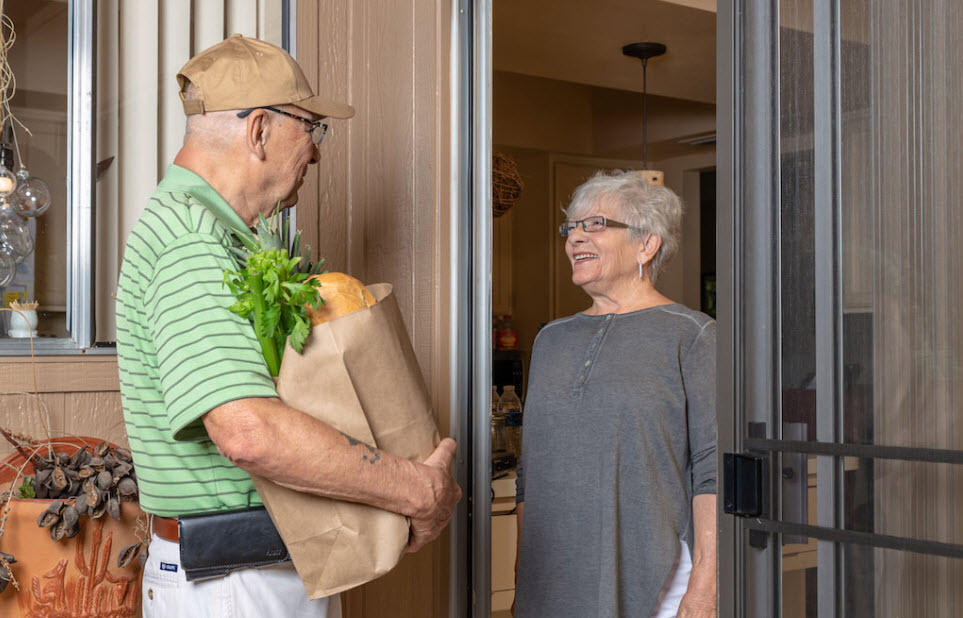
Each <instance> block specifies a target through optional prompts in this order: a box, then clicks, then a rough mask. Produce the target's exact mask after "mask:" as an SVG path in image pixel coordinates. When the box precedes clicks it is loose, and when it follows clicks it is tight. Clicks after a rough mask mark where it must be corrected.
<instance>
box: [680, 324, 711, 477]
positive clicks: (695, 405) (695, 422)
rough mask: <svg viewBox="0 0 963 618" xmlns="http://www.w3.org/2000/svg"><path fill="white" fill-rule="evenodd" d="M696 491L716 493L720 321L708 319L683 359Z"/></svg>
mask: <svg viewBox="0 0 963 618" xmlns="http://www.w3.org/2000/svg"><path fill="white" fill-rule="evenodd" d="M682 379H683V382H684V384H685V398H686V415H687V418H688V425H689V464H690V469H691V475H692V477H691V482H692V495H693V496H697V495H699V494H714V493H716V424H717V423H716V323H715V322H707V323H706V324H705V325H704V326H703V327H702V328H701V329H700V331H699V334H698V336H696V338H695V341H694V342H693V343H692V346H691V347H690V348H689V350H688V351H687V352H686V354H685V356H684V357H683V359H682Z"/></svg>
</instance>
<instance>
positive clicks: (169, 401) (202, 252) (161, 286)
mask: <svg viewBox="0 0 963 618" xmlns="http://www.w3.org/2000/svg"><path fill="white" fill-rule="evenodd" d="M235 268H236V266H235V264H234V262H233V260H232V259H231V257H230V256H229V254H228V253H227V250H226V249H225V248H224V247H223V246H222V245H221V244H220V243H219V242H218V241H217V240H216V239H215V238H214V237H213V236H210V235H206V234H200V233H192V234H187V235H185V236H184V237H182V238H179V239H178V240H177V241H176V242H174V243H172V244H171V245H169V246H168V247H166V249H165V250H164V253H163V254H162V255H160V256H159V257H158V260H157V266H156V268H155V271H154V276H153V278H152V280H151V284H150V288H149V289H148V290H147V292H146V294H145V297H144V303H145V305H146V306H145V310H146V311H147V317H148V319H149V321H150V328H151V335H152V339H153V341H154V343H155V345H156V346H157V350H156V353H157V363H158V372H159V374H160V381H161V387H162V390H163V396H164V404H165V407H166V409H167V414H168V418H169V422H170V426H171V431H172V433H173V438H174V439H175V440H202V439H206V438H207V432H206V431H205V429H204V425H203V422H202V421H201V417H202V416H203V415H204V414H205V413H207V412H209V411H210V410H212V409H214V408H216V407H217V406H219V405H221V404H224V403H227V402H229V401H234V400H236V399H243V398H247V397H276V396H277V391H276V390H275V388H274V382H273V380H272V379H271V376H270V373H269V372H268V370H267V366H266V365H265V363H264V357H263V356H262V354H261V348H260V345H259V344H258V341H257V338H256V337H255V336H254V328H253V326H252V325H251V323H250V322H249V321H248V320H247V319H245V318H241V317H240V316H238V315H237V314H235V313H232V312H231V311H230V310H229V309H228V308H229V307H230V306H231V305H232V304H233V303H234V302H235V298H234V296H233V295H232V294H231V292H230V290H228V289H227V287H226V286H225V285H224V272H225V270H226V269H232V270H233V269H235Z"/></svg>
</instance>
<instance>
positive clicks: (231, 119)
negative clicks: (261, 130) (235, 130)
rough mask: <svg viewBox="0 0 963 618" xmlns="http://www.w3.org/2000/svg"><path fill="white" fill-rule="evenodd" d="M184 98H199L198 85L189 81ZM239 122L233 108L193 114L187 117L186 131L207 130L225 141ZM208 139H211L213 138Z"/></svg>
mask: <svg viewBox="0 0 963 618" xmlns="http://www.w3.org/2000/svg"><path fill="white" fill-rule="evenodd" d="M184 98H185V99H186V100H188V101H191V100H195V99H197V98H199V97H198V95H197V87H196V86H195V85H194V84H193V83H192V82H188V83H187V86H186V87H185V88H184ZM271 120H272V118H270V117H269V118H268V122H270V121H271ZM238 123H240V120H239V119H237V112H235V111H232V110H228V111H225V112H207V113H204V114H192V115H190V116H188V117H187V123H186V126H185V131H184V132H185V133H186V134H190V133H198V132H205V133H208V134H210V135H209V136H208V137H209V138H215V139H214V141H219V142H223V141H224V140H225V138H226V137H227V136H228V135H229V132H230V129H231V126H232V125H235V124H238ZM208 141H211V139H209V140H208Z"/></svg>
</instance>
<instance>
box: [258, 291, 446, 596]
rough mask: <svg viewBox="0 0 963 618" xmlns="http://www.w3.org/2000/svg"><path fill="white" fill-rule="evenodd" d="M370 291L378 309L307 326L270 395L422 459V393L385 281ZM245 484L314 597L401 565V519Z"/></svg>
mask: <svg viewBox="0 0 963 618" xmlns="http://www.w3.org/2000/svg"><path fill="white" fill-rule="evenodd" d="M368 290H369V291H370V292H371V293H372V294H373V295H374V297H375V298H376V299H377V300H378V303H377V304H375V305H374V306H372V307H369V308H367V309H363V310H361V311H356V312H354V313H350V314H348V315H345V316H342V317H340V318H338V319H336V320H332V321H330V322H326V323H324V324H319V325H317V326H314V327H313V328H312V329H311V336H310V337H309V338H308V341H307V343H306V344H305V346H304V350H303V351H302V353H301V354H298V353H297V352H295V351H294V350H292V349H291V348H290V347H288V349H287V350H285V353H284V360H283V362H282V363H281V372H280V375H279V376H278V395H279V396H280V397H281V399H282V400H283V401H284V402H285V403H286V404H288V405H289V406H291V407H294V408H297V409H299V410H302V411H304V412H306V413H308V414H310V415H311V416H314V417H315V418H318V419H320V420H322V421H324V422H325V423H328V424H329V425H331V426H332V427H334V428H336V429H338V430H339V431H342V432H344V433H346V434H348V435H349V436H351V437H353V438H355V439H357V440H360V441H362V442H365V443H367V444H372V445H374V446H377V447H378V448H380V449H382V450H384V451H387V452H389V453H391V454H393V455H397V456H399V457H405V458H408V459H412V460H416V461H423V460H424V459H426V458H427V457H428V455H430V454H431V452H432V451H433V450H434V448H435V446H436V445H437V444H438V441H439V436H438V428H437V425H436V423H435V417H434V414H433V413H432V409H431V402H430V400H429V397H428V390H427V388H426V387H425V382H424V379H423V378H422V375H421V371H420V369H419V367H418V362H417V359H416V358H415V354H414V350H413V349H412V347H411V340H410V339H409V337H408V332H407V331H406V330H405V325H404V322H403V321H402V319H401V312H400V311H399V309H398V303H397V302H396V300H395V297H394V296H393V295H392V293H391V285H389V284H386V283H380V284H375V285H371V286H368ZM253 479H254V486H255V487H256V488H257V491H258V493H259V494H260V496H261V499H262V500H264V504H265V506H266V507H267V510H268V512H269V513H270V514H271V519H272V520H274V524H275V526H277V529H278V531H279V532H280V533H281V538H282V539H283V540H284V544H285V545H286V546H287V548H288V551H289V552H290V553H291V558H292V560H293V561H294V567H295V568H296V569H297V571H298V575H300V576H301V581H302V582H303V583H304V587H305V589H306V590H307V592H308V596H310V597H311V598H312V599H316V598H320V597H325V596H328V595H332V594H336V593H338V592H341V591H342V590H348V589H349V588H354V587H355V586H359V585H361V584H363V583H365V582H368V581H371V580H372V579H375V578H377V577H380V576H381V575H384V574H385V573H387V572H388V571H390V570H391V569H392V568H394V567H395V565H397V564H398V561H399V560H400V559H401V556H402V554H403V553H404V550H405V547H406V546H407V544H408V521H407V518H405V517H403V516H401V515H398V514H396V513H390V512H388V511H383V510H381V509H377V508H374V507H371V506H366V505H362V504H355V503H351V502H342V501H339V500H332V499H329V498H321V497H319V496H314V495H312V494H306V493H303V492H299V491H295V490H293V489H288V488H286V487H282V486H280V485H277V484H275V483H273V482H271V481H269V480H267V479H264V478H261V477H257V476H254V477H253Z"/></svg>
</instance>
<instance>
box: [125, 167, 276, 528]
mask: <svg viewBox="0 0 963 618" xmlns="http://www.w3.org/2000/svg"><path fill="white" fill-rule="evenodd" d="M171 174H174V175H175V176H178V175H179V178H180V179H181V180H184V179H187V180H188V181H193V182H196V181H199V182H201V183H203V181H202V180H201V179H200V177H198V176H196V175H194V174H193V173H191V172H188V171H187V170H184V169H183V168H174V167H172V168H171V171H170V172H168V177H170V176H171ZM204 184H205V187H204V189H205V190H206V191H213V190H212V189H210V187H209V186H206V183H204ZM163 187H164V183H163V182H162V183H161V185H160V186H159V187H158V189H157V191H155V193H154V195H153V196H152V198H151V200H150V203H149V205H148V207H147V208H146V210H145V211H144V213H143V215H142V216H141V219H140V221H139V222H138V223H137V225H136V226H135V227H134V229H133V230H132V232H131V234H130V238H129V239H128V243H127V249H126V251H125V254H124V261H123V265H122V267H121V272H120V279H119V282H118V291H117V354H118V366H119V370H120V385H121V397H122V400H123V407H124V418H125V420H126V423H127V434H128V437H129V438H130V445H131V450H132V451H133V454H134V464H135V468H136V470H137V478H138V484H139V487H140V504H141V508H143V509H144V510H145V511H147V512H149V513H155V514H157V515H164V516H177V515H181V514H185V513H194V512H204V511H217V510H225V509H232V508H243V507H248V506H254V505H259V504H261V501H260V498H259V497H258V495H257V492H256V491H255V490H254V487H253V484H252V483H251V478H250V476H249V475H248V473H247V472H245V471H244V470H242V469H240V468H238V467H236V466H234V465H233V464H231V463H230V462H229V461H228V460H227V459H225V458H224V457H222V456H220V455H219V454H218V451H217V447H216V446H215V445H214V444H213V443H212V442H211V440H210V439H209V438H208V436H207V433H206V431H205V429H204V425H203V422H202V420H201V417H202V416H203V415H204V414H205V413H206V412H208V411H210V410H211V409H213V408H215V407H217V406H218V405H221V404H223V403H227V402H229V401H233V400H236V399H241V398H246V397H276V396H277V395H276V392H275V389H274V383H273V381H272V380H271V377H270V375H269V373H268V371H267V368H266V367H265V364H264V359H263V357H262V355H261V350H260V347H259V345H258V342H257V339H256V338H255V337H254V332H253V328H252V326H251V324H250V323H249V322H248V321H247V320H246V319H242V318H240V317H239V316H237V315H235V314H234V313H231V312H230V311H229V310H228V307H229V306H230V305H231V304H233V302H234V298H233V296H232V295H231V293H230V291H229V290H228V289H227V288H226V287H225V286H224V285H223V280H224V271H225V269H228V268H230V269H236V268H237V264H236V263H235V262H234V259H233V258H232V257H231V253H230V250H229V247H231V245H232V239H231V236H230V234H229V233H228V231H227V228H226V227H224V225H223V224H222V223H221V221H220V220H219V219H218V218H217V217H215V216H214V214H212V212H211V210H210V209H209V208H207V207H205V206H204V205H202V204H201V203H200V201H198V198H197V197H196V195H197V194H198V193H200V194H201V195H204V194H206V193H205V192H193V191H192V192H191V193H187V192H180V191H169V190H164V189H163ZM192 193H193V195H192ZM222 206H223V205H222ZM232 214H233V213H232ZM235 216H236V215H235ZM238 221H240V219H239V218H238Z"/></svg>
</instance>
